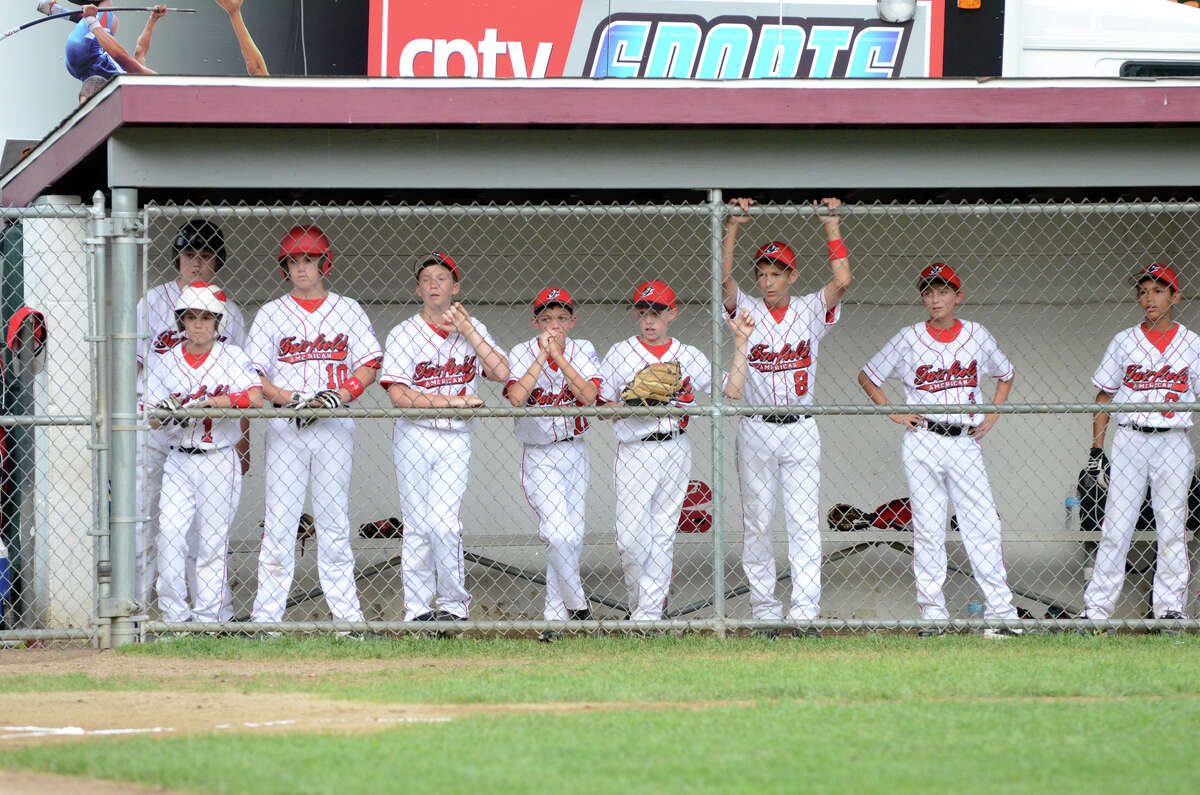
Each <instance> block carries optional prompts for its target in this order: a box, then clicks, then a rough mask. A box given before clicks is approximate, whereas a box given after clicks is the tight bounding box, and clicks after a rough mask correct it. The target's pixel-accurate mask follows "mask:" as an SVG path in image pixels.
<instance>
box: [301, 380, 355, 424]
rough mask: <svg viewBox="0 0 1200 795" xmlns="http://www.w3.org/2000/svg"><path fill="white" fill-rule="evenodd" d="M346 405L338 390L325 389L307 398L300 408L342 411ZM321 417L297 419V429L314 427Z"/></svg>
mask: <svg viewBox="0 0 1200 795" xmlns="http://www.w3.org/2000/svg"><path fill="white" fill-rule="evenodd" d="M344 405H346V404H345V402H343V400H342V396H341V395H339V394H338V391H337V390H336V389H323V390H321V391H320V392H318V393H317V394H315V395H312V396H311V397H309V398H307V399H306V400H305V401H304V402H303V403H301V404H300V406H299V407H298V408H302V409H340V408H341V407H342V406H344ZM319 419H321V418H320V417H297V418H296V427H297V428H307V427H308V426H309V425H312V424H313V423H314V422H316V421H317V420H319Z"/></svg>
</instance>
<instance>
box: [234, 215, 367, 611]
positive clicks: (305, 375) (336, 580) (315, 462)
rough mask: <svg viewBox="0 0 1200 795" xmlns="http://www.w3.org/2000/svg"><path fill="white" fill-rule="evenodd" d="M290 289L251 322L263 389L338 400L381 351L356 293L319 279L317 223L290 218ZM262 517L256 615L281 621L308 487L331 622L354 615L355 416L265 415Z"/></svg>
mask: <svg viewBox="0 0 1200 795" xmlns="http://www.w3.org/2000/svg"><path fill="white" fill-rule="evenodd" d="M277 261H278V263H279V269H280V270H281V271H282V272H283V275H284V276H285V277H286V278H287V279H289V280H290V281H291V283H292V289H291V292H290V293H288V294H287V295H285V296H283V297H282V298H277V299H276V300H274V301H272V302H270V303H268V304H266V305H264V306H263V307H262V308H261V309H259V310H258V314H257V315H256V316H255V317H254V324H253V325H252V326H251V328H250V343H249V353H250V360H251V361H252V362H253V363H254V366H255V367H257V368H258V371H259V373H260V374H261V375H262V384H263V397H265V398H266V399H267V400H270V401H271V402H272V403H274V404H275V405H277V406H284V407H288V408H327V409H333V408H339V407H341V406H345V405H347V404H348V403H350V402H352V401H353V400H355V399H356V398H358V396H359V395H361V394H362V393H363V391H364V390H365V389H366V387H367V386H368V385H369V384H370V383H371V382H373V381H374V380H375V375H376V372H377V370H378V368H379V363H380V358H381V356H382V352H381V351H380V350H379V343H378V341H377V340H376V338H375V329H374V328H372V326H371V321H370V320H368V319H367V313H366V312H364V311H363V308H362V307H361V306H359V304H358V302H357V301H355V300H353V299H351V298H347V297H345V296H343V295H338V294H337V293H332V292H330V291H329V289H328V288H327V287H326V285H325V279H326V278H327V277H328V276H329V275H330V273H331V272H332V270H333V248H332V246H330V243H329V238H328V237H326V236H325V233H324V232H322V231H321V230H320V228H318V227H316V226H295V227H292V229H291V230H289V231H288V233H287V234H286V235H284V237H283V240H282V242H281V243H280V244H279V254H278V257H277ZM266 448H267V450H266V463H265V466H266V470H265V472H266V481H267V483H266V495H267V498H266V503H267V504H266V517H265V519H264V520H263V540H262V550H261V552H260V553H259V558H258V593H257V595H256V596H255V598H254V612H253V615H252V620H254V621H280V620H282V619H283V611H284V608H285V606H286V604H287V597H288V592H289V591H290V590H291V586H292V578H293V576H294V575H295V571H296V525H297V523H298V522H299V521H300V514H301V512H303V510H304V497H305V494H306V492H308V490H309V488H310V487H311V489H312V509H313V510H312V512H313V518H314V520H315V523H316V528H317V571H318V574H319V577H320V580H321V590H322V591H324V593H325V601H326V602H327V603H328V605H329V610H330V612H331V613H332V614H333V619H334V620H335V621H362V620H363V615H362V611H361V610H360V609H359V602H358V591H357V590H356V588H355V584H354V553H353V552H352V551H351V549H350V470H351V466H352V464H353V458H354V421H353V420H352V419H350V418H348V417H328V418H324V419H315V418H312V417H299V418H297V419H294V420H293V419H287V418H283V417H279V418H275V419H272V420H270V422H269V423H268V425H267V438H266Z"/></svg>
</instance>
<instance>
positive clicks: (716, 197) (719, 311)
mask: <svg viewBox="0 0 1200 795" xmlns="http://www.w3.org/2000/svg"><path fill="white" fill-rule="evenodd" d="M708 205H709V210H710V214H709V217H708V228H709V257H710V261H711V264H712V279H711V295H710V296H709V303H710V306H711V308H712V340H713V341H712V349H711V354H712V356H711V359H712V374H713V375H712V407H713V410H712V457H713V473H712V479H713V484H712V485H713V504H712V510H713V611H714V618H713V629H714V631H715V632H716V634H717V637H720V638H723V637H725V523H724V518H725V413H724V409H725V396H724V394H723V391H722V389H721V337H722V330H723V327H724V325H725V308H724V306H723V304H722V301H721V281H722V279H721V230H722V225H723V221H724V218H725V212H724V206H723V200H722V197H721V191H720V189H717V188H713V189H712V190H710V191H709V192H708Z"/></svg>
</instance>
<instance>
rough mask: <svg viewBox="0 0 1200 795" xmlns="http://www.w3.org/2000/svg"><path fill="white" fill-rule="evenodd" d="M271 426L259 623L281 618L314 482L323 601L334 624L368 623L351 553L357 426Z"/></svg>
mask: <svg viewBox="0 0 1200 795" xmlns="http://www.w3.org/2000/svg"><path fill="white" fill-rule="evenodd" d="M268 422H269V424H268V426H267V437H266V454H265V455H264V457H263V458H264V466H265V470H264V475H265V477H266V482H267V487H266V492H267V505H266V518H265V520H264V522H263V539H262V550H261V552H260V553H259V556H258V593H257V594H256V596H255V598H254V614H253V620H255V621H281V620H283V611H284V608H285V607H286V606H287V597H288V593H289V591H291V587H292V579H293V577H294V576H295V573H296V527H297V525H298V524H299V523H300V514H301V513H303V511H304V496H305V493H306V492H307V491H308V489H309V487H310V485H311V487H312V509H313V520H314V523H315V524H316V534H317V573H318V575H319V578H320V581H321V590H322V591H323V592H324V593H325V602H326V603H327V604H328V605H329V611H330V613H332V615H333V620H335V621H348V622H356V621H362V620H363V615H362V611H361V610H360V609H359V603H358V591H357V590H356V588H355V579H354V552H353V550H352V549H351V548H350V471H351V468H352V466H353V463H354V461H353V459H354V425H353V422H352V421H345V422H343V421H339V420H329V419H325V420H318V421H317V422H316V423H315V424H313V425H310V426H309V427H307V428H296V426H295V423H294V422H293V421H292V420H288V419H283V418H278V419H272V420H269V421H268Z"/></svg>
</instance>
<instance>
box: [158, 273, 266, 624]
mask: <svg viewBox="0 0 1200 795" xmlns="http://www.w3.org/2000/svg"><path fill="white" fill-rule="evenodd" d="M226 315H227V313H226V300H225V293H224V292H222V291H221V289H220V288H219V287H216V286H214V285H212V284H209V283H208V282H202V281H196V282H192V283H191V284H189V285H187V286H186V287H184V288H183V290H182V291H181V292H180V295H179V298H178V299H177V300H176V301H175V319H176V326H177V327H178V328H179V329H180V330H181V331H183V332H184V333H186V335H187V340H186V341H185V342H184V343H183V344H182V345H176V346H174V347H172V348H171V349H170V350H168V351H166V352H165V353H163V354H161V355H156V356H152V357H151V358H150V360H149V365H148V367H147V371H148V372H147V378H146V401H147V403H150V404H153V405H154V406H156V407H158V408H165V409H178V408H181V407H184V406H186V407H188V408H205V407H211V408H251V407H254V408H258V407H261V406H262V403H263V398H262V387H261V386H260V384H259V379H258V376H257V374H256V371H255V370H254V367H253V365H251V363H250V359H249V357H248V356H246V354H245V352H244V351H242V349H241V348H239V347H237V346H236V345H231V344H228V343H223V342H218V341H217V333H218V330H219V329H220V328H221V325H222V324H223V323H224V321H225V317H226ZM150 424H151V426H152V427H155V428H160V433H161V434H162V436H163V437H164V439H165V441H166V442H167V444H168V450H169V452H168V454H167V459H166V464H165V466H164V469H163V483H162V492H161V496H160V500H159V506H160V507H159V533H160V535H159V543H158V582H157V588H158V606H159V609H160V610H161V612H162V617H163V620H164V621H219V620H223V618H226V617H227V615H228V611H229V606H228V604H227V603H226V602H227V600H228V587H227V583H226V566H225V554H226V549H227V546H228V540H229V527H230V525H231V524H232V522H233V517H234V514H235V513H236V512H237V506H238V501H239V500H240V499H241V494H242V467H241V462H240V461H239V456H238V453H237V449H236V445H237V443H238V442H239V441H240V440H241V438H242V431H241V429H240V427H239V423H238V421H237V420H234V419H225V418H215V419H214V418H208V417H206V418H204V419H195V420H193V419H188V418H184V419H182V420H168V421H167V423H166V425H165V427H163V426H162V425H161V424H160V421H159V420H155V419H151V421H150ZM193 524H195V525H196V527H197V545H196V564H195V572H196V574H195V587H194V590H193V603H192V605H191V607H190V609H189V606H188V600H187V562H186V557H187V551H188V543H187V537H188V533H189V530H190V529H191V528H192V526H193ZM222 613H226V616H222Z"/></svg>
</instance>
